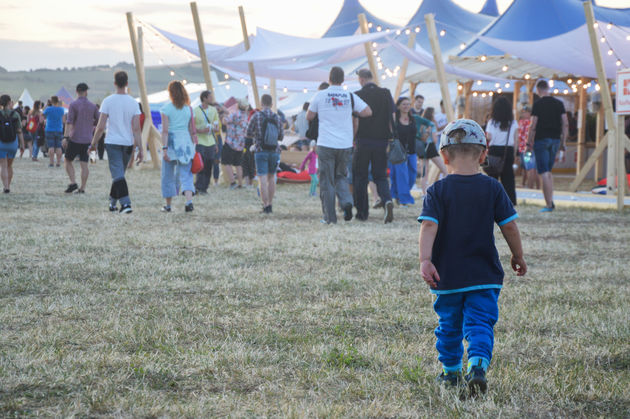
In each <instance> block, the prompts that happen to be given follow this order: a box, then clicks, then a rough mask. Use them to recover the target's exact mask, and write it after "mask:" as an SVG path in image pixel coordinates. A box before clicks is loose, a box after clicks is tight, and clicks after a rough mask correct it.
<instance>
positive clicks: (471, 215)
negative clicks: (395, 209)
mask: <svg viewBox="0 0 630 419" xmlns="http://www.w3.org/2000/svg"><path fill="white" fill-rule="evenodd" d="M440 152H441V153H442V157H443V158H444V161H445V162H446V164H447V165H448V167H449V172H450V174H449V175H448V176H446V177H445V178H444V179H442V180H439V181H437V182H436V183H434V184H433V185H432V186H431V187H430V188H429V189H428V190H427V194H426V197H425V198H424V203H423V208H422V214H421V215H420V217H418V221H419V222H420V223H422V225H421V227H420V238H419V248H420V249H419V253H420V273H421V276H422V279H423V280H424V281H425V282H426V283H427V284H428V285H429V287H430V290H431V293H433V294H436V297H437V298H436V299H435V303H434V304H433V308H434V310H435V312H436V313H437V315H438V324H439V325H438V327H437V328H436V329H435V335H436V337H437V344H436V348H437V351H438V360H439V361H440V362H441V363H442V373H441V374H440V375H439V376H438V377H437V381H438V383H441V384H443V385H445V386H449V387H455V388H459V387H460V386H462V385H464V382H466V383H467V384H468V388H469V391H470V394H471V395H473V396H474V395H476V394H478V393H485V392H486V389H487V380H486V371H487V369H488V366H489V365H490V361H491V360H492V347H493V343H494V330H493V329H494V325H495V323H496V322H497V320H498V317H499V308H498V305H497V301H498V298H499V292H500V289H501V287H502V286H503V277H504V272H503V269H502V267H501V261H500V260H499V255H498V252H497V249H496V246H495V241H494V224H495V223H496V224H498V226H499V228H500V229H501V233H502V234H503V237H505V240H506V242H507V244H508V246H509V248H510V251H511V252H512V258H511V260H510V263H511V265H512V269H513V270H514V271H516V273H517V275H519V276H522V275H525V273H526V272H527V265H526V263H525V260H524V257H523V249H522V245H521V238H520V234H519V230H518V227H517V225H516V221H515V220H516V218H518V214H517V213H516V211H515V210H514V207H513V206H512V203H511V202H510V200H509V198H508V196H507V194H506V193H505V190H504V189H503V187H502V186H501V185H500V184H499V182H497V180H496V179H494V178H491V177H489V176H484V175H483V174H481V173H480V172H479V165H480V164H481V163H482V162H483V161H484V160H485V158H486V153H487V152H486V138H485V135H484V132H483V130H482V129H481V127H480V126H479V124H477V123H476V122H475V121H472V120H468V119H460V120H457V121H454V122H452V123H450V124H448V125H447V126H446V128H445V129H444V132H443V134H442V137H441V141H440ZM438 227H439V228H438ZM464 336H465V337H466V340H467V341H468V368H467V374H466V376H465V377H464V376H463V375H462V356H463V354H464V346H463V344H462V339H463V337H464Z"/></svg>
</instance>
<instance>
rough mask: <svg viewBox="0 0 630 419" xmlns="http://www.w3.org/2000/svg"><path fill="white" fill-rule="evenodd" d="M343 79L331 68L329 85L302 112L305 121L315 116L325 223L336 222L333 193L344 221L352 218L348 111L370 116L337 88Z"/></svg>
mask: <svg viewBox="0 0 630 419" xmlns="http://www.w3.org/2000/svg"><path fill="white" fill-rule="evenodd" d="M343 80H344V72H343V69H342V68H341V67H333V68H331V69H330V75H329V81H330V86H329V87H327V88H325V89H323V90H320V91H319V92H317V94H316V95H315V97H314V98H313V100H312V101H311V103H310V105H309V108H308V111H307V113H306V119H308V120H309V121H313V120H314V119H315V118H316V117H317V118H318V124H317V125H316V126H317V130H318V132H317V156H318V159H319V170H318V178H319V197H320V199H321V201H322V212H323V218H322V223H325V224H336V223H337V214H336V212H335V194H336V195H337V197H338V199H339V204H340V206H341V208H342V209H343V218H344V220H346V221H350V220H351V219H352V205H353V199H352V194H351V193H350V189H349V187H348V159H349V157H350V155H351V154H352V139H353V135H354V128H353V120H352V114H353V112H356V113H357V114H358V115H359V116H361V117H368V116H370V115H372V110H371V109H370V107H369V106H368V105H367V103H365V102H364V101H363V99H361V98H360V97H359V96H357V95H355V94H354V93H351V92H348V91H346V90H344V89H343V87H341V83H343ZM314 126H315V125H314Z"/></svg>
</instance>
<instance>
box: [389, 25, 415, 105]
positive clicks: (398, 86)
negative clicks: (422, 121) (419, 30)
mask: <svg viewBox="0 0 630 419" xmlns="http://www.w3.org/2000/svg"><path fill="white" fill-rule="evenodd" d="M415 45H416V32H411V34H410V35H409V42H407V47H408V48H409V49H414V47H415ZM407 67H409V59H408V58H407V57H405V59H404V60H403V63H402V67H401V68H400V74H399V75H398V83H396V94H395V95H394V98H395V99H396V100H398V98H399V97H400V92H402V87H403V83H404V82H405V77H406V76H407ZM410 99H411V101H412V102H413V96H411V97H410Z"/></svg>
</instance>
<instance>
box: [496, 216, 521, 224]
mask: <svg viewBox="0 0 630 419" xmlns="http://www.w3.org/2000/svg"><path fill="white" fill-rule="evenodd" d="M517 218H518V214H514V215H513V216H511V217H508V218H506V219H505V220H503V221H501V222H500V223H498V224H499V227H501V226H502V225H506V224H507V223H509V222H510V221H514V220H516V219H517Z"/></svg>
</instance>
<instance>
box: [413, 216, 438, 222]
mask: <svg viewBox="0 0 630 419" xmlns="http://www.w3.org/2000/svg"><path fill="white" fill-rule="evenodd" d="M422 220H427V221H433V222H434V223H435V224H440V223H439V222H438V220H437V219H435V218H433V217H428V216H426V215H421V216H420V217H418V222H419V223H421V222H422Z"/></svg>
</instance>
